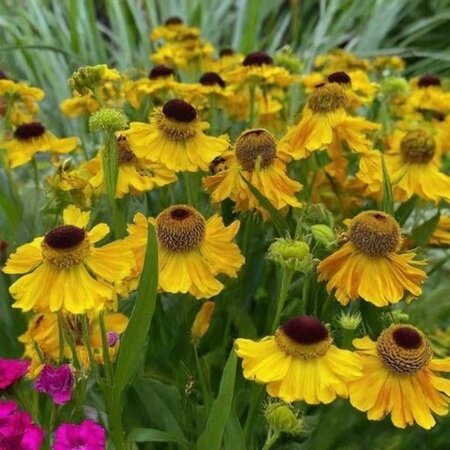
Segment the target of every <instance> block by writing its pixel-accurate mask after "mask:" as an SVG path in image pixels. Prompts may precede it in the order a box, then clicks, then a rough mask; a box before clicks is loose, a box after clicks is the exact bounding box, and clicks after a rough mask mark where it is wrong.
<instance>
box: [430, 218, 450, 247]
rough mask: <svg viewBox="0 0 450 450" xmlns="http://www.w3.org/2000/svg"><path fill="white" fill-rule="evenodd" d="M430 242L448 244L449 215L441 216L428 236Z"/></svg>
mask: <svg viewBox="0 0 450 450" xmlns="http://www.w3.org/2000/svg"><path fill="white" fill-rule="evenodd" d="M430 244H432V245H438V246H446V247H448V246H450V216H441V217H440V218H439V222H438V224H437V226H436V229H435V230H434V231H433V234H432V235H431V238H430Z"/></svg>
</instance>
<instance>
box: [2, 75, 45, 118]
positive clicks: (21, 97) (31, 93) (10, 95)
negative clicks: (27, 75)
mask: <svg viewBox="0 0 450 450" xmlns="http://www.w3.org/2000/svg"><path fill="white" fill-rule="evenodd" d="M44 96H45V94H44V91H43V90H42V89H39V88H36V87H32V86H28V85H27V84H25V83H20V82H19V83H16V82H15V81H13V80H8V79H0V98H5V99H7V100H10V101H11V102H14V103H15V102H21V103H23V105H24V106H25V108H26V109H27V110H28V111H32V112H35V111H36V102H40V101H41V100H42V99H43V98H44Z"/></svg>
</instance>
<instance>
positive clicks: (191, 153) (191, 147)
mask: <svg viewBox="0 0 450 450" xmlns="http://www.w3.org/2000/svg"><path fill="white" fill-rule="evenodd" d="M208 128H209V124H208V123H207V122H201V121H200V120H199V119H198V116H197V111H196V109H195V108H194V107H193V106H192V105H191V104H189V103H187V102H185V101H184V100H180V99H174V100H169V101H168V102H167V103H166V104H165V105H164V107H163V108H162V109H160V108H156V109H155V111H154V113H153V115H152V121H151V123H150V124H145V123H140V122H132V123H131V125H130V129H129V130H126V131H124V132H123V133H122V135H123V136H125V137H126V138H127V139H128V142H129V143H130V145H131V147H132V148H133V151H134V153H135V154H136V156H137V157H139V158H143V159H147V160H149V161H151V162H157V163H160V164H163V165H164V166H166V167H167V168H168V169H170V170H173V171H175V172H183V171H189V172H196V171H197V170H204V171H206V170H208V167H209V163H210V162H211V161H212V160H213V159H214V158H216V157H218V156H220V155H221V154H222V153H223V152H224V151H225V150H226V149H227V147H228V139H227V138H226V137H225V136H221V137H213V136H207V135H206V134H205V133H204V130H206V129H208Z"/></svg>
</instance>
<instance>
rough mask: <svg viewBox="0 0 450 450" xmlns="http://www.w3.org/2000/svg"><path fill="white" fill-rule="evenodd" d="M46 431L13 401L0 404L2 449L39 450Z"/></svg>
mask: <svg viewBox="0 0 450 450" xmlns="http://www.w3.org/2000/svg"><path fill="white" fill-rule="evenodd" d="M43 440H44V431H43V430H42V429H41V428H40V427H38V426H37V425H36V424H34V423H33V422H32V419H31V416H30V414H28V413H27V412H26V411H20V410H19V409H17V405H16V403H15V402H13V401H3V402H0V449H1V450H39V449H40V448H41V444H42V441H43Z"/></svg>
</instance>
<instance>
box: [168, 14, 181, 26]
mask: <svg viewBox="0 0 450 450" xmlns="http://www.w3.org/2000/svg"><path fill="white" fill-rule="evenodd" d="M182 23H183V20H182V19H180V18H179V17H177V16H173V17H168V18H167V19H166V21H165V22H164V25H181V24H182Z"/></svg>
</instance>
